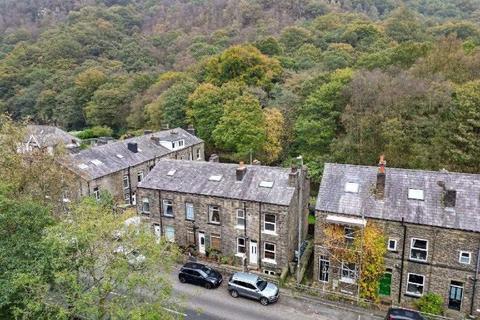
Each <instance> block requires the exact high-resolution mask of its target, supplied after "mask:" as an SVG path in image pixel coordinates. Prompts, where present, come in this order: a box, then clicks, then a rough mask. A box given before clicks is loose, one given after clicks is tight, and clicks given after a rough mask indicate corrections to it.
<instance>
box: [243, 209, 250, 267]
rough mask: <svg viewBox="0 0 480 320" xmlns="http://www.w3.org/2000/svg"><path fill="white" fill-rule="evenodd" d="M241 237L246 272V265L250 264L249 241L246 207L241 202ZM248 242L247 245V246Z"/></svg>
mask: <svg viewBox="0 0 480 320" xmlns="http://www.w3.org/2000/svg"><path fill="white" fill-rule="evenodd" d="M243 217H244V219H243V237H244V238H245V262H244V264H245V265H244V269H245V271H247V264H248V262H250V240H248V237H247V206H246V203H245V201H243ZM247 241H248V245H247Z"/></svg>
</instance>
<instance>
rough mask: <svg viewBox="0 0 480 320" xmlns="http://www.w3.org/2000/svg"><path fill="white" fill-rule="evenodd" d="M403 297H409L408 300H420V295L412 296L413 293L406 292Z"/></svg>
mask: <svg viewBox="0 0 480 320" xmlns="http://www.w3.org/2000/svg"><path fill="white" fill-rule="evenodd" d="M404 296H406V297H410V298H417V299H418V298H421V297H422V294H414V293H408V292H406V293H405V294H404Z"/></svg>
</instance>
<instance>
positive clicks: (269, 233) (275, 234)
mask: <svg viewBox="0 0 480 320" xmlns="http://www.w3.org/2000/svg"><path fill="white" fill-rule="evenodd" d="M262 233H263V234H268V235H271V236H278V233H276V232H274V231H265V230H263V231H262Z"/></svg>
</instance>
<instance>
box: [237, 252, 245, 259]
mask: <svg viewBox="0 0 480 320" xmlns="http://www.w3.org/2000/svg"><path fill="white" fill-rule="evenodd" d="M235 257H239V258H245V253H235Z"/></svg>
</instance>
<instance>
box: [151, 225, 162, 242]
mask: <svg viewBox="0 0 480 320" xmlns="http://www.w3.org/2000/svg"><path fill="white" fill-rule="evenodd" d="M153 232H154V233H155V237H156V238H157V240H156V241H157V243H160V238H161V237H162V232H161V230H160V225H159V224H156V223H155V224H154V225H153Z"/></svg>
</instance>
